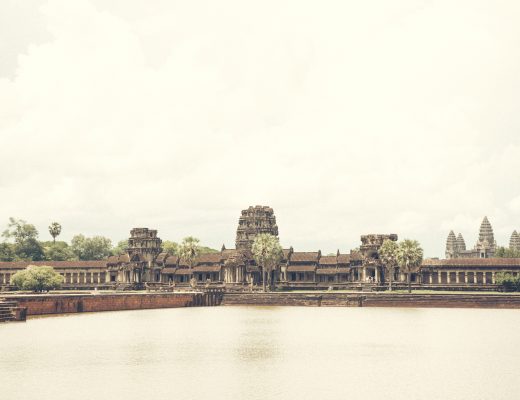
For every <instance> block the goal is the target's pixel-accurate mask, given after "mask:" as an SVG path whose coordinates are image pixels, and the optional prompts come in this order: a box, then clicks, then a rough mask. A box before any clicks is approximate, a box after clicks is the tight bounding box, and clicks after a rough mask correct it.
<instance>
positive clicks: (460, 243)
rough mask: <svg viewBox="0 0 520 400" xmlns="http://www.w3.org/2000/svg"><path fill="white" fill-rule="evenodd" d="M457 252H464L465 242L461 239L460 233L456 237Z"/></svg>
mask: <svg viewBox="0 0 520 400" xmlns="http://www.w3.org/2000/svg"><path fill="white" fill-rule="evenodd" d="M457 250H458V251H465V250H466V242H465V241H464V238H463V237H462V233H459V234H458V235H457Z"/></svg>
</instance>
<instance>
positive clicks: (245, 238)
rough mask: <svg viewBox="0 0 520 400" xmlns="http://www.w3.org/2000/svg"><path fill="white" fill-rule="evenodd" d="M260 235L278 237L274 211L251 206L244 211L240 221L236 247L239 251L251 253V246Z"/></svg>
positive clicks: (265, 207)
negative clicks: (266, 234)
mask: <svg viewBox="0 0 520 400" xmlns="http://www.w3.org/2000/svg"><path fill="white" fill-rule="evenodd" d="M259 233H270V234H271V235H274V236H278V226H277V225H276V217H275V216H274V212H273V209H272V208H271V207H267V206H255V207H253V206H250V207H249V208H248V209H247V210H242V214H241V215H240V218H239V220H238V228H237V236H236V241H235V246H236V249H237V250H242V251H247V252H249V251H251V246H252V245H253V242H254V240H255V237H256V235H258V234H259Z"/></svg>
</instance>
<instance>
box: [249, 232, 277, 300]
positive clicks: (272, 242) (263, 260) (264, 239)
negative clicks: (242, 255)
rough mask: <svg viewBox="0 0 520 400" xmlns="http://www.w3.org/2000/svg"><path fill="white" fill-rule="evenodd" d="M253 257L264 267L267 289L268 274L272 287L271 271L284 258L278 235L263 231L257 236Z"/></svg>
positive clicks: (263, 278)
mask: <svg viewBox="0 0 520 400" xmlns="http://www.w3.org/2000/svg"><path fill="white" fill-rule="evenodd" d="M251 251H252V253H253V258H254V260H255V261H256V263H257V264H258V265H259V266H260V267H261V268H262V285H263V290H264V292H265V291H266V275H267V279H268V280H269V288H270V287H271V271H272V270H273V269H275V268H276V267H277V266H278V263H279V262H280V260H281V259H282V256H283V250H282V246H280V242H279V241H278V238H277V237H276V236H273V235H271V234H269V233H261V234H259V235H257V236H256V237H255V241H254V242H253V246H252V248H251Z"/></svg>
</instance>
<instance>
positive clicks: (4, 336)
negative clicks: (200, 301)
mask: <svg viewBox="0 0 520 400" xmlns="http://www.w3.org/2000/svg"><path fill="white" fill-rule="evenodd" d="M519 331H520V311H519V310H473V309H398V308H305V307H208V308H183V309H162V310H147V311H126V312H107V313H92V314H76V315H66V316H58V317H50V318H36V319H30V320H29V321H28V322H27V323H8V324H2V325H0V387H1V395H0V397H1V398H2V399H16V400H23V399H32V400H33V399H49V400H61V399H63V400H70V399H75V400H82V399H88V400H92V399H111V400H113V399H125V400H132V399H143V398H150V399H154V400H155V399H197V400H205V399H211V400H220V399H222V400H224V399H226V400H229V399H262V400H265V399H302V400H305V399H313V400H315V399H320V400H321V399H339V398H345V399H365V400H369V399H378V400H380V399H399V400H401V399H428V400H430V399H431V400H439V399H457V400H464V399H468V400H476V399H511V398H517V396H518V393H520V369H519V366H520V345H519V342H518V334H519Z"/></svg>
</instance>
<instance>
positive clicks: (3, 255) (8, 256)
mask: <svg viewBox="0 0 520 400" xmlns="http://www.w3.org/2000/svg"><path fill="white" fill-rule="evenodd" d="M13 247H14V246H13V245H12V244H11V243H0V261H13V260H14V258H15V254H14V248H13Z"/></svg>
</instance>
